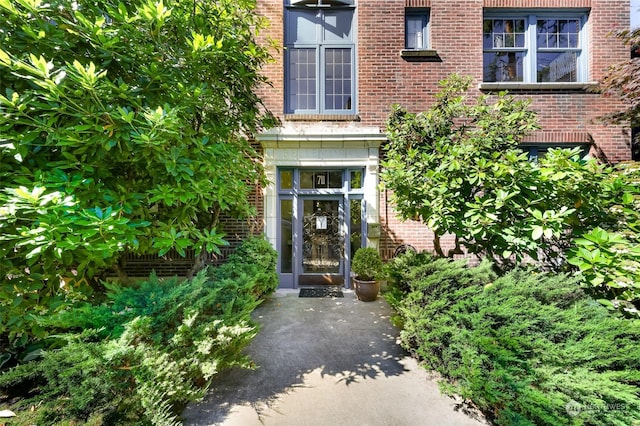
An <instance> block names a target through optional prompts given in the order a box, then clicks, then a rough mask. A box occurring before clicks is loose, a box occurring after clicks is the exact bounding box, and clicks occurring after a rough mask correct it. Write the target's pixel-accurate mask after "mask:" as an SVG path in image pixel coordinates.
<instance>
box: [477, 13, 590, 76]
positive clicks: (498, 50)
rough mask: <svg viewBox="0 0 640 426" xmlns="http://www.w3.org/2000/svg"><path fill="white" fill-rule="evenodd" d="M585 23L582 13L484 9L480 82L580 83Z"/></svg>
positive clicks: (584, 60) (584, 56) (584, 65)
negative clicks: (499, 11) (494, 10)
mask: <svg viewBox="0 0 640 426" xmlns="http://www.w3.org/2000/svg"><path fill="white" fill-rule="evenodd" d="M586 23H587V15H586V12H571V11H564V12H547V11H537V12H536V11H528V12H522V13H508V14H506V13H488V12H486V13H485V15H484V22H483V31H482V32H483V52H484V55H483V81H484V82H524V83H578V82H586V81H587V79H588V70H587V53H586V47H587V45H588V43H587V31H586Z"/></svg>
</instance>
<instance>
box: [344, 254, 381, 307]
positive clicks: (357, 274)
mask: <svg viewBox="0 0 640 426" xmlns="http://www.w3.org/2000/svg"><path fill="white" fill-rule="evenodd" d="M383 271H384V269H383V265H382V259H381V258H380V253H378V250H376V249H374V248H372V247H361V248H359V249H358V250H356V252H355V254H354V255H353V259H352V260H351V272H352V273H353V286H354V287H355V290H356V296H357V297H358V300H361V301H363V302H373V301H374V300H376V298H377V297H378V292H379V291H380V281H379V280H380V279H381V278H382V276H383V273H384V272H383Z"/></svg>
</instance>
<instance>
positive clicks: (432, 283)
mask: <svg viewBox="0 0 640 426" xmlns="http://www.w3.org/2000/svg"><path fill="white" fill-rule="evenodd" d="M389 270H390V276H391V277H392V279H391V291H390V292H389V300H390V301H391V302H392V304H393V306H394V307H395V309H396V310H397V312H398V317H399V318H398V319H399V321H400V322H401V324H402V327H403V328H402V332H401V341H402V345H403V347H405V348H406V349H407V350H409V351H410V352H411V353H412V354H414V355H415V356H416V357H418V358H419V359H420V360H422V361H423V362H424V364H425V366H426V367H427V368H429V369H431V370H436V371H438V372H439V373H440V374H441V375H442V389H444V391H446V392H447V393H455V394H458V395H461V396H462V397H463V398H465V399H467V400H468V401H470V402H471V403H472V404H474V405H476V406H477V407H479V408H480V409H481V410H482V411H483V412H484V413H485V414H486V415H487V417H488V418H489V419H491V420H493V421H494V422H495V423H496V424H499V425H537V424H554V425H562V424H567V425H569V424H580V425H603V424H607V425H620V426H622V425H629V424H633V422H637V421H640V396H639V395H640V320H638V319H630V318H625V317H623V316H622V315H620V314H618V313H612V312H610V311H608V310H607V309H606V308H605V307H603V306H602V305H601V304H600V303H598V302H596V301H595V300H593V299H592V298H591V297H589V296H588V295H587V294H585V293H584V291H583V290H582V289H581V288H580V287H579V285H578V284H577V283H576V280H577V278H575V277H571V276H568V275H566V274H550V273H540V272H536V271H535V270H534V269H515V270H513V271H511V272H509V273H507V274H505V275H503V276H501V277H498V276H497V275H495V273H494V272H493V271H492V268H491V265H490V264H489V263H488V262H484V263H482V264H481V265H479V266H478V267H474V268H470V267H467V266H466V263H465V261H452V260H450V259H444V258H440V259H435V258H433V257H431V256H430V255H427V254H412V253H408V254H406V255H404V256H402V257H400V258H398V259H396V260H394V261H393V262H392V263H391V264H390V266H389Z"/></svg>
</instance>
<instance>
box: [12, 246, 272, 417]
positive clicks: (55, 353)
mask: <svg viewBox="0 0 640 426" xmlns="http://www.w3.org/2000/svg"><path fill="white" fill-rule="evenodd" d="M269 248H270V247H269ZM255 250H262V251H263V253H264V256H265V259H267V260H262V261H260V262H258V261H257V259H256V258H255V257H251V256H248V257H247V258H246V259H245V260H243V257H242V256H241V255H240V254H241V253H243V254H247V255H250V254H251V253H254V254H255V253H256V252H255ZM271 250H273V249H271ZM272 258H273V254H272V252H270V251H268V250H266V247H265V246H264V245H262V244H261V243H259V242H257V241H256V240H250V241H248V242H247V245H246V246H242V248H241V249H239V250H238V254H237V255H234V256H232V258H231V259H230V261H229V263H227V264H225V265H224V266H223V267H220V268H212V269H211V270H205V271H201V272H200V273H199V274H198V275H196V276H195V277H194V278H193V279H192V280H187V281H183V282H181V281H179V280H178V279H175V278H174V279H169V280H159V279H158V278H157V277H155V276H152V277H151V278H150V279H149V280H148V281H145V282H142V283H139V284H137V285H135V286H133V287H119V286H117V285H115V284H110V285H109V291H108V294H107V297H108V302H107V303H105V304H103V305H100V306H92V305H88V304H87V305H84V306H81V307H78V308H77V309H73V310H69V311H68V312H66V313H64V314H61V315H59V316H56V317H54V318H51V319H50V320H48V321H46V322H44V324H46V326H47V327H48V328H49V329H51V330H53V329H56V330H58V332H59V333H61V334H60V335H61V336H62V337H61V338H60V339H61V340H60V342H61V343H62V346H61V347H60V348H59V349H52V350H48V351H45V352H44V355H43V357H42V358H41V359H39V360H37V361H33V362H29V363H26V364H23V365H20V366H18V367H16V368H14V369H12V370H10V371H8V372H7V373H5V374H3V375H1V376H0V391H1V392H2V393H3V394H8V395H10V396H16V397H23V398H24V399H23V400H22V406H24V405H25V404H39V406H40V408H39V410H38V411H39V414H38V415H39V418H38V423H39V424H40V423H42V424H56V423H59V422H63V421H82V422H86V421H88V420H89V419H92V421H93V422H94V423H97V424H115V423H132V422H138V423H142V424H154V425H166V424H179V422H178V414H179V413H180V412H181V411H182V409H183V408H184V406H185V405H186V404H187V403H188V402H189V401H194V400H198V399H200V398H201V397H202V396H203V395H204V392H205V391H206V390H207V388H208V385H209V383H210V382H211V379H212V378H213V377H214V376H215V375H216V374H217V373H218V372H220V371H221V370H223V369H226V368H228V367H230V366H233V365H239V366H242V367H251V362H250V360H249V359H248V358H247V357H246V356H245V355H243V354H242V349H243V348H244V347H245V346H246V345H247V344H248V343H249V342H250V341H251V339H252V338H253V337H254V336H255V335H256V333H257V327H256V325H254V324H253V323H252V321H251V318H250V314H251V312H252V311H253V310H254V309H255V308H256V307H257V306H258V304H259V303H260V302H261V299H260V297H258V295H260V296H262V295H264V294H267V293H268V292H271V291H273V290H274V289H275V285H274V282H276V283H277V280H276V281H274V280H275V279H276V278H275V277H277V274H276V270H275V264H273V263H271V262H272ZM63 333H64V334H63ZM101 422H102V423H101Z"/></svg>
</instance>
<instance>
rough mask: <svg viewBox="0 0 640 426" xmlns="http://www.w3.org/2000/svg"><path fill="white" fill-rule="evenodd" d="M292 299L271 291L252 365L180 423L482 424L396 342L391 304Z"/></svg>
mask: <svg viewBox="0 0 640 426" xmlns="http://www.w3.org/2000/svg"><path fill="white" fill-rule="evenodd" d="M344 296H345V297H344V298H333V299H332V298H299V297H298V292H297V291H295V292H294V291H286V290H278V291H277V292H276V294H275V295H274V296H272V297H271V298H270V299H269V300H268V301H266V302H265V303H263V304H262V305H261V306H260V307H259V308H258V309H257V310H256V311H255V313H254V318H255V319H256V320H257V321H259V322H260V323H261V324H262V328H261V330H260V333H259V334H258V336H257V337H256V338H255V339H254V341H253V342H252V343H251V344H250V345H249V347H248V349H247V353H248V354H249V356H250V357H251V359H252V360H253V361H254V362H255V363H256V365H257V366H258V368H257V369H256V370H253V371H250V370H241V369H232V370H230V371H228V372H225V373H224V374H221V375H220V377H219V378H218V379H217V380H216V382H215V383H214V384H213V386H212V387H211V390H210V392H209V395H208V396H207V397H206V398H205V400H204V401H203V402H201V403H199V404H195V405H191V406H189V407H187V409H186V410H185V412H184V416H183V417H184V420H185V424H187V425H225V426H252V425H256V426H258V425H260V426H262V425H278V426H284V425H295V426H302V425H308V426H323V425H326V426H339V425H362V426H364V425H371V426H374V425H375V426H377V425H393V426H402V425H438V426H440V425H447V426H455V425H461V426H462V425H469V426H476V425H481V424H486V423H485V422H484V421H482V419H477V418H475V417H476V416H474V415H473V414H470V415H468V414H465V413H463V411H464V409H463V408H461V407H460V404H458V403H456V401H455V400H453V399H451V398H448V397H446V396H443V395H441V394H440V391H439V390H438V385H437V384H436V382H435V380H433V379H431V378H430V377H429V374H428V373H427V372H426V371H425V370H423V369H422V368H420V367H419V366H418V365H417V363H416V362H415V360H413V359H412V358H411V357H409V356H407V354H406V353H405V352H404V351H403V350H402V349H401V348H400V347H399V346H398V345H397V343H396V339H397V335H398V330H397V329H396V328H395V327H394V326H393V325H392V324H391V322H390V319H389V317H390V315H391V309H390V308H389V305H388V304H387V303H386V301H385V300H384V299H383V298H381V297H379V298H378V300H377V301H375V302H369V303H365V302H359V301H357V300H356V297H355V294H354V293H353V292H351V291H346V292H345V295H344Z"/></svg>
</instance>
